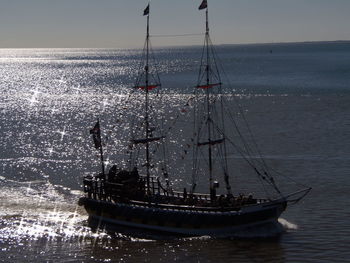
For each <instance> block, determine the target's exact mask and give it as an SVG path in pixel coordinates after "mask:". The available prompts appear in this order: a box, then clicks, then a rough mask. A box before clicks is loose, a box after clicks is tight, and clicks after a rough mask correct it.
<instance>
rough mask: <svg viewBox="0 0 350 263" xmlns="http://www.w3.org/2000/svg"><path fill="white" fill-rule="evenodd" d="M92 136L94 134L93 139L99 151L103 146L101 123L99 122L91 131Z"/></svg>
mask: <svg viewBox="0 0 350 263" xmlns="http://www.w3.org/2000/svg"><path fill="white" fill-rule="evenodd" d="M90 134H92V139H93V140H94V143H95V148H96V149H98V148H100V147H101V146H102V144H101V130H100V122H99V121H97V122H96V124H95V126H94V128H92V129H91V130H90Z"/></svg>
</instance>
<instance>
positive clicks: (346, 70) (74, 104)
mask: <svg viewBox="0 0 350 263" xmlns="http://www.w3.org/2000/svg"><path fill="white" fill-rule="evenodd" d="M216 49H217V53H218V56H219V57H220V60H221V65H222V67H223V68H224V70H225V71H224V72H223V82H224V83H225V84H231V88H232V89H231V90H229V89H228V90H226V91H227V93H228V94H227V97H228V100H227V101H228V105H229V107H231V110H233V111H235V109H236V106H235V105H236V104H237V102H238V103H239V104H241V107H242V109H243V111H244V113H245V116H246V119H247V121H248V122H249V124H250V128H251V130H252V131H253V133H254V135H255V139H256V141H257V143H258V145H259V148H260V150H261V152H262V153H263V155H264V157H265V159H266V161H267V162H268V164H270V165H271V166H272V167H274V169H276V170H278V171H279V172H281V173H283V174H284V175H286V176H287V177H288V178H290V179H291V180H286V183H285V185H284V188H283V186H282V188H283V189H288V188H289V187H290V188H291V187H292V181H295V180H296V181H298V182H301V183H303V184H305V185H308V186H311V187H312V188H313V190H312V192H311V193H310V194H309V195H308V196H307V197H306V198H305V199H304V200H302V201H301V202H300V203H298V204H297V205H294V206H290V207H289V208H288V209H287V211H286V212H285V213H284V214H283V215H282V218H281V219H280V224H279V225H278V226H271V225H266V226H263V227H261V228H259V229H254V230H247V231H244V232H241V233H237V235H235V236H230V237H225V238H214V237H206V236H204V237H196V238H176V237H164V236H160V235H154V234H151V233H143V232H141V231H136V232H134V233H132V232H128V231H125V229H116V230H114V231H112V232H111V231H106V230H105V231H104V230H101V229H99V230H94V229H91V228H90V227H89V225H88V222H87V214H86V212H85V211H84V209H83V208H82V207H79V206H78V205H77V201H78V199H79V197H80V196H81V195H83V193H82V191H81V189H82V188H81V187H82V178H83V176H84V175H86V174H89V173H91V172H97V171H99V169H100V164H99V157H98V153H97V152H96V150H95V149H94V148H93V145H92V142H91V138H90V135H89V129H90V128H92V127H93V125H94V123H95V122H96V119H97V118H98V117H99V118H101V125H102V127H103V129H104V131H105V135H106V136H107V135H108V143H107V147H106V149H105V150H106V158H107V161H109V162H110V163H112V162H113V160H115V159H118V160H126V159H127V154H126V152H125V151H124V150H123V149H122V147H120V146H124V145H126V140H127V130H128V127H129V124H130V118H129V117H130V116H132V115H137V114H139V115H140V114H141V113H140V110H139V109H140V107H141V104H142V99H141V98H140V97H138V96H137V95H135V96H133V97H131V99H130V98H129V97H128V94H129V92H130V89H132V87H133V85H134V81H135V78H136V75H137V71H138V69H139V63H140V57H141V51H140V50H112V49H106V50H104V49H20V50H19V49H14V50H11V49H6V50H5V49H3V50H0V65H1V67H0V76H1V79H0V98H1V100H0V119H1V122H0V123H1V132H2V135H1V140H0V146H1V147H0V163H1V173H0V207H1V209H0V250H1V258H0V261H3V262H33V261H37V262H346V261H347V260H348V259H349V258H350V252H349V251H350V246H349V244H350V227H349V223H348V216H349V214H350V208H349V207H350V201H349V190H350V189H349V186H350V179H349V176H348V174H349V171H350V157H349V156H350V155H349V153H350V143H349V134H350V121H349V116H350V103H349V102H350V92H349V91H350V44H349V43H348V42H338V43H303V44H273V45H241V46H218V47H216ZM200 52H201V48H197V47H188V48H172V49H168V48H163V49H157V50H155V56H156V58H157V60H158V61H159V62H158V65H157V67H158V69H159V72H160V77H161V80H162V88H163V90H164V93H163V95H162V96H163V97H162V99H163V100H162V103H161V104H159V105H158V106H159V110H158V113H162V114H165V115H166V116H167V119H169V121H168V123H167V124H170V123H171V122H172V120H174V119H176V118H177V116H179V118H178V122H177V126H176V128H175V130H174V132H173V133H171V134H170V135H169V136H170V139H169V140H170V149H171V150H170V155H171V156H170V157H171V159H173V160H172V162H171V163H170V165H171V167H172V168H173V169H174V168H176V169H177V170H176V171H177V172H176V173H174V174H170V178H171V179H172V181H173V184H174V187H178V188H179V189H182V188H183V187H188V183H189V182H190V179H189V178H190V175H189V174H188V173H187V172H186V167H185V166H182V165H180V163H182V160H181V157H182V156H180V155H179V153H178V152H179V150H180V152H181V148H179V147H180V146H178V145H183V144H186V142H187V141H186V139H184V137H183V136H182V135H181V134H182V133H185V132H186V131H187V128H188V124H189V121H188V120H187V110H183V107H184V105H186V102H187V101H188V99H189V98H190V97H191V93H192V88H193V86H194V85H195V84H196V80H197V75H196V74H197V68H198V63H199V59H200ZM233 95H234V99H233ZM126 101H128V103H126ZM234 116H236V117H237V119H239V118H240V117H239V114H238V113H237V114H236V115H234ZM186 158H187V157H186ZM187 159H188V158H187ZM187 159H186V160H187ZM230 163H232V164H231V171H232V172H231V173H232V179H231V181H232V187H233V189H234V191H239V189H242V188H243V189H244V190H245V187H246V186H245V184H244V183H247V182H250V181H249V180H248V179H245V178H243V179H242V177H244V176H242V175H245V174H246V173H247V166H245V165H244V164H243V162H242V160H241V159H240V158H239V156H238V155H237V154H236V153H235V152H230ZM283 179H286V178H285V177H283ZM206 180H207V179H206V178H203V179H200V182H199V187H200V190H203V191H206V190H207V189H206V188H205V187H206V184H207V181H206ZM277 180H281V179H279V178H277ZM222 188H223V187H222Z"/></svg>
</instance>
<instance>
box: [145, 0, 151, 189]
mask: <svg viewBox="0 0 350 263" xmlns="http://www.w3.org/2000/svg"><path fill="white" fill-rule="evenodd" d="M144 15H147V33H146V66H145V73H146V77H145V78H146V80H145V82H146V83H145V136H146V176H147V192H149V191H150V156H149V140H148V139H149V120H148V114H149V113H148V104H149V91H148V87H149V4H148V6H147V7H146V9H145V11H144Z"/></svg>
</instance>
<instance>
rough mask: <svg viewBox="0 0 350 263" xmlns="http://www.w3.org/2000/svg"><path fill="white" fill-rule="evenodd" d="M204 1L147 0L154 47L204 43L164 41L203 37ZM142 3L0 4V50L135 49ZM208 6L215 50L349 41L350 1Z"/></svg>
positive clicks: (56, 0) (269, 0)
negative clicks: (228, 46)
mask: <svg viewBox="0 0 350 263" xmlns="http://www.w3.org/2000/svg"><path fill="white" fill-rule="evenodd" d="M201 1H202V0H152V1H151V8H150V26H151V35H153V37H152V44H153V46H174V45H200V44H202V41H201V39H202V36H183V37H169V36H167V37H165V36H164V35H178V34H199V33H203V32H204V30H205V23H204V20H205V12H204V11H203V10H202V11H199V10H198V6H199V5H200V3H201ZM147 4H148V0H0V48H45V47H47V48H74V47H76V48H83V47H86V48H139V47H142V46H143V43H144V38H145V29H146V17H144V16H143V15H142V14H143V9H144V8H145V7H146V6H147ZM208 6H209V19H210V21H209V22H210V31H211V38H212V40H213V42H214V43H215V44H238V43H279V42H304V41H335V40H350V15H349V14H350V0H208ZM157 36H158V37H157ZM160 36H162V37H160Z"/></svg>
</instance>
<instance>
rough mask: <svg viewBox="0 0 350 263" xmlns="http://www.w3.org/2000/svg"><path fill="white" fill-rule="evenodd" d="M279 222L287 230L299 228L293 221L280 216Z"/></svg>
mask: <svg viewBox="0 0 350 263" xmlns="http://www.w3.org/2000/svg"><path fill="white" fill-rule="evenodd" d="M278 222H279V223H280V224H281V225H282V226H283V228H284V229H285V230H297V229H298V226H297V225H295V224H293V223H291V222H288V221H287V220H286V219H284V218H279V219H278Z"/></svg>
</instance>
